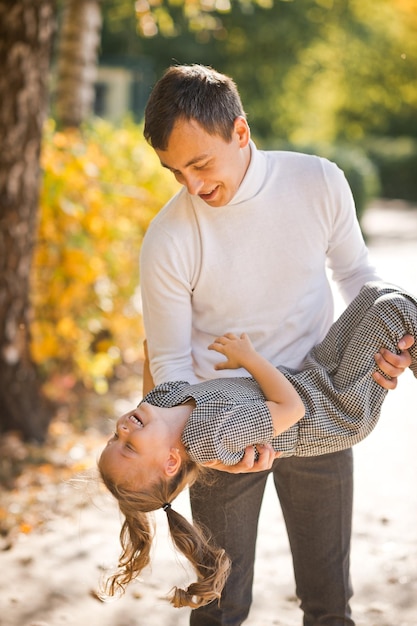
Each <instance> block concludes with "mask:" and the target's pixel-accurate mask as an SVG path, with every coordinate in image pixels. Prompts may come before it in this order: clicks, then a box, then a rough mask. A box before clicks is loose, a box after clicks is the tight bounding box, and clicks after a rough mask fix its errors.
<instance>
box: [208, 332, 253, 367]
mask: <svg viewBox="0 0 417 626" xmlns="http://www.w3.org/2000/svg"><path fill="white" fill-rule="evenodd" d="M208 349H209V350H215V351H216V352H218V353H219V354H223V355H224V356H225V357H226V361H222V362H221V363H217V364H216V365H215V366H214V369H215V370H225V369H237V368H239V367H245V363H247V362H248V361H249V360H250V359H251V357H252V356H253V355H254V354H256V352H255V349H254V347H253V345H252V342H251V340H250V339H249V336H248V335H247V334H246V333H242V334H241V335H240V337H238V336H237V335H235V334H234V333H226V334H225V335H222V336H221V337H217V339H215V340H214V341H213V343H211V344H210V345H209V346H208Z"/></svg>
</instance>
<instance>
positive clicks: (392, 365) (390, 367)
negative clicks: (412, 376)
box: [372, 335, 414, 389]
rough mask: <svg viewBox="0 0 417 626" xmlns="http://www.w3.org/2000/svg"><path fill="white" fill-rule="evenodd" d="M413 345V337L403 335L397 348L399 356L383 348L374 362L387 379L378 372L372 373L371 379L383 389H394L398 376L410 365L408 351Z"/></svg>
mask: <svg viewBox="0 0 417 626" xmlns="http://www.w3.org/2000/svg"><path fill="white" fill-rule="evenodd" d="M413 344H414V337H412V336H411V335H405V336H404V337H403V338H402V339H401V340H400V341H399V342H398V348H399V349H400V350H401V353H400V354H394V353H393V352H390V351H389V350H386V349H385V348H381V350H380V351H379V352H378V353H377V354H376V355H375V361H376V364H377V365H378V367H379V368H380V370H382V371H383V372H384V374H385V375H386V376H389V378H385V376H383V375H382V374H381V373H380V372H374V373H373V374H372V377H373V379H374V380H375V381H376V382H377V383H378V384H379V385H381V387H383V388H384V389H395V388H396V386H397V383H398V376H400V375H401V374H402V373H403V372H404V370H406V369H407V367H410V365H411V356H410V353H409V352H408V349H409V348H411V346H412V345H413Z"/></svg>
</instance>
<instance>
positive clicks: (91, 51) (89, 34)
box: [55, 0, 102, 128]
mask: <svg viewBox="0 0 417 626" xmlns="http://www.w3.org/2000/svg"><path fill="white" fill-rule="evenodd" d="M101 23H102V20H101V8H100V0H66V2H65V5H64V11H63V15H62V24H61V33H60V41H59V47H58V62H57V79H56V80H57V83H56V96H55V116H56V119H57V120H58V123H59V124H60V125H61V126H63V127H66V128H67V127H78V126H79V125H80V124H81V123H82V122H83V121H85V120H86V119H87V118H88V116H89V115H90V114H91V112H92V110H93V105H94V97H95V93H94V82H95V79H96V74H97V56H98V47H99V44H100V37H101Z"/></svg>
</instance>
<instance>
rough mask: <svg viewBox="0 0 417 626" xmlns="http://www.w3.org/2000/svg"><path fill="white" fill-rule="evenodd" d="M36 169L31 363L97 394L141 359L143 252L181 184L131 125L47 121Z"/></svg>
mask: <svg viewBox="0 0 417 626" xmlns="http://www.w3.org/2000/svg"><path fill="white" fill-rule="evenodd" d="M42 168H43V182H42V189H41V199H40V220H39V227H38V238H37V245H36V249H35V255H34V263H33V280H32V290H31V294H32V304H33V322H32V355H33V358H34V360H35V361H36V363H37V364H38V365H39V366H40V368H41V370H43V371H44V374H45V377H46V378H50V377H51V376H54V375H55V376H56V375H60V376H68V375H71V377H72V378H73V379H74V381H81V382H82V383H83V384H84V385H86V386H87V387H92V388H94V389H95V390H96V391H98V392H104V391H106V390H107V380H108V379H109V377H111V375H112V374H113V371H114V367H115V365H116V364H117V363H119V362H123V361H130V362H131V361H133V360H135V359H136V358H138V356H139V355H140V353H141V339H142V325H141V309H140V298H139V295H138V285H139V252H140V246H141V242H142V237H143V235H144V232H145V230H146V228H147V226H148V224H149V222H150V220H151V219H152V217H153V216H154V215H155V213H156V212H157V211H158V210H159V209H160V208H161V206H162V205H163V204H164V203H165V202H166V200H167V199H168V198H169V197H170V196H171V195H172V193H173V192H174V191H175V190H176V189H177V188H178V186H177V184H176V183H175V181H174V180H173V179H172V180H171V177H170V176H169V174H168V173H166V172H164V171H163V169H162V168H161V166H160V164H159V161H158V160H157V158H156V157H155V155H154V153H153V150H152V149H151V148H150V147H149V146H148V145H147V144H146V142H145V140H144V139H143V137H142V129H141V128H140V127H139V126H137V125H135V124H133V123H132V122H130V121H126V122H125V123H124V124H123V125H122V126H121V127H118V128H115V127H113V126H111V125H110V124H109V123H107V122H104V121H102V120H96V121H94V122H92V123H91V124H90V125H89V126H88V127H87V128H84V129H83V131H82V132H81V131H75V130H69V131H66V132H58V131H56V130H55V128H54V124H53V122H49V123H48V124H47V126H46V129H45V136H44V143H43V150H42Z"/></svg>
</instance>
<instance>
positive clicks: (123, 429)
mask: <svg viewBox="0 0 417 626" xmlns="http://www.w3.org/2000/svg"><path fill="white" fill-rule="evenodd" d="M128 433H129V428H128V427H127V425H126V424H124V423H123V422H122V423H121V424H118V425H117V434H118V435H119V437H124V436H126V435H127V434H128Z"/></svg>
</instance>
